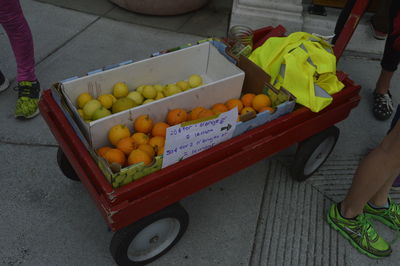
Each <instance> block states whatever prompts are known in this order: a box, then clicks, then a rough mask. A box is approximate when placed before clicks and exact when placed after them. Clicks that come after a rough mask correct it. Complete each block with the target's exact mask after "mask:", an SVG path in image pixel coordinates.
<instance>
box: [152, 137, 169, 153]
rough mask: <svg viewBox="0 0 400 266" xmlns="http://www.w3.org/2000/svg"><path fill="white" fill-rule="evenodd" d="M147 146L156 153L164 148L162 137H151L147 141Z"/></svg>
mask: <svg viewBox="0 0 400 266" xmlns="http://www.w3.org/2000/svg"><path fill="white" fill-rule="evenodd" d="M149 144H150V145H151V146H152V147H153V148H154V149H155V150H156V151H158V150H159V149H160V148H161V147H164V146H165V138H164V137H160V136H155V137H152V138H151V139H150V140H149Z"/></svg>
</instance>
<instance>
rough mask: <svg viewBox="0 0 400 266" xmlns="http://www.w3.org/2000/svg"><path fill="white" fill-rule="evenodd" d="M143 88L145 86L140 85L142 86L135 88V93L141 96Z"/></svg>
mask: <svg viewBox="0 0 400 266" xmlns="http://www.w3.org/2000/svg"><path fill="white" fill-rule="evenodd" d="M144 86H145V85H142V86H139V87H137V88H136V91H137V92H140V93H141V94H143V88H144Z"/></svg>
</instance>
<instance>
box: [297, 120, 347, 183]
mask: <svg viewBox="0 0 400 266" xmlns="http://www.w3.org/2000/svg"><path fill="white" fill-rule="evenodd" d="M339 132H340V131H339V129H338V128H337V127H335V126H332V127H330V128H327V129H325V130H324V131H321V132H319V133H318V134H316V135H314V136H311V137H309V138H308V139H306V140H304V141H302V142H301V143H300V144H299V146H298V148H297V151H296V156H295V160H294V163H293V166H292V169H291V172H292V177H293V178H294V179H296V180H298V181H304V180H306V179H307V178H309V177H310V176H311V175H312V174H314V172H315V171H317V170H318V168H319V167H320V166H321V165H322V164H323V163H324V162H325V161H326V159H327V158H328V156H329V155H330V154H331V152H332V150H333V148H334V147H335V144H336V141H337V139H338V137H339Z"/></svg>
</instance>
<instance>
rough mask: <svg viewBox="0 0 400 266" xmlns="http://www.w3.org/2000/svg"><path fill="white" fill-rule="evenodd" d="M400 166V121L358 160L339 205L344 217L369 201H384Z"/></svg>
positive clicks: (383, 202)
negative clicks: (379, 142)
mask: <svg viewBox="0 0 400 266" xmlns="http://www.w3.org/2000/svg"><path fill="white" fill-rule="evenodd" d="M399 169H400V121H399V122H397V124H396V126H395V127H394V128H393V130H392V131H391V132H390V133H389V135H387V136H386V137H385V138H384V140H383V142H382V143H381V144H380V145H379V146H378V147H377V148H375V149H374V150H373V151H372V152H371V153H369V154H368V155H367V156H366V157H365V158H364V160H363V161H362V162H361V163H360V165H359V167H358V169H357V171H356V173H355V175H354V178H353V183H352V185H351V188H350V191H349V193H348V194H347V196H346V198H345V199H344V200H343V202H342V204H341V211H342V214H343V215H344V216H345V217H348V218H351V217H355V216H357V215H359V214H361V213H362V212H363V208H364V206H365V204H367V202H368V201H371V202H372V203H373V204H376V205H378V206H383V205H385V204H386V202H387V199H388V196H389V190H390V186H391V185H392V183H393V181H394V179H395V178H396V177H397V175H398V174H399Z"/></svg>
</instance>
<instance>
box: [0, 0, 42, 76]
mask: <svg viewBox="0 0 400 266" xmlns="http://www.w3.org/2000/svg"><path fill="white" fill-rule="evenodd" d="M0 24H1V25H2V26H3V28H4V30H5V31H6V33H7V36H8V38H9V40H10V43H11V47H12V49H13V52H14V55H15V59H16V62H17V81H35V80H36V75H35V60H34V50H33V40H32V33H31V30H30V28H29V25H28V23H27V21H26V19H25V17H24V15H23V13H22V9H21V5H20V3H19V0H0Z"/></svg>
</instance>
